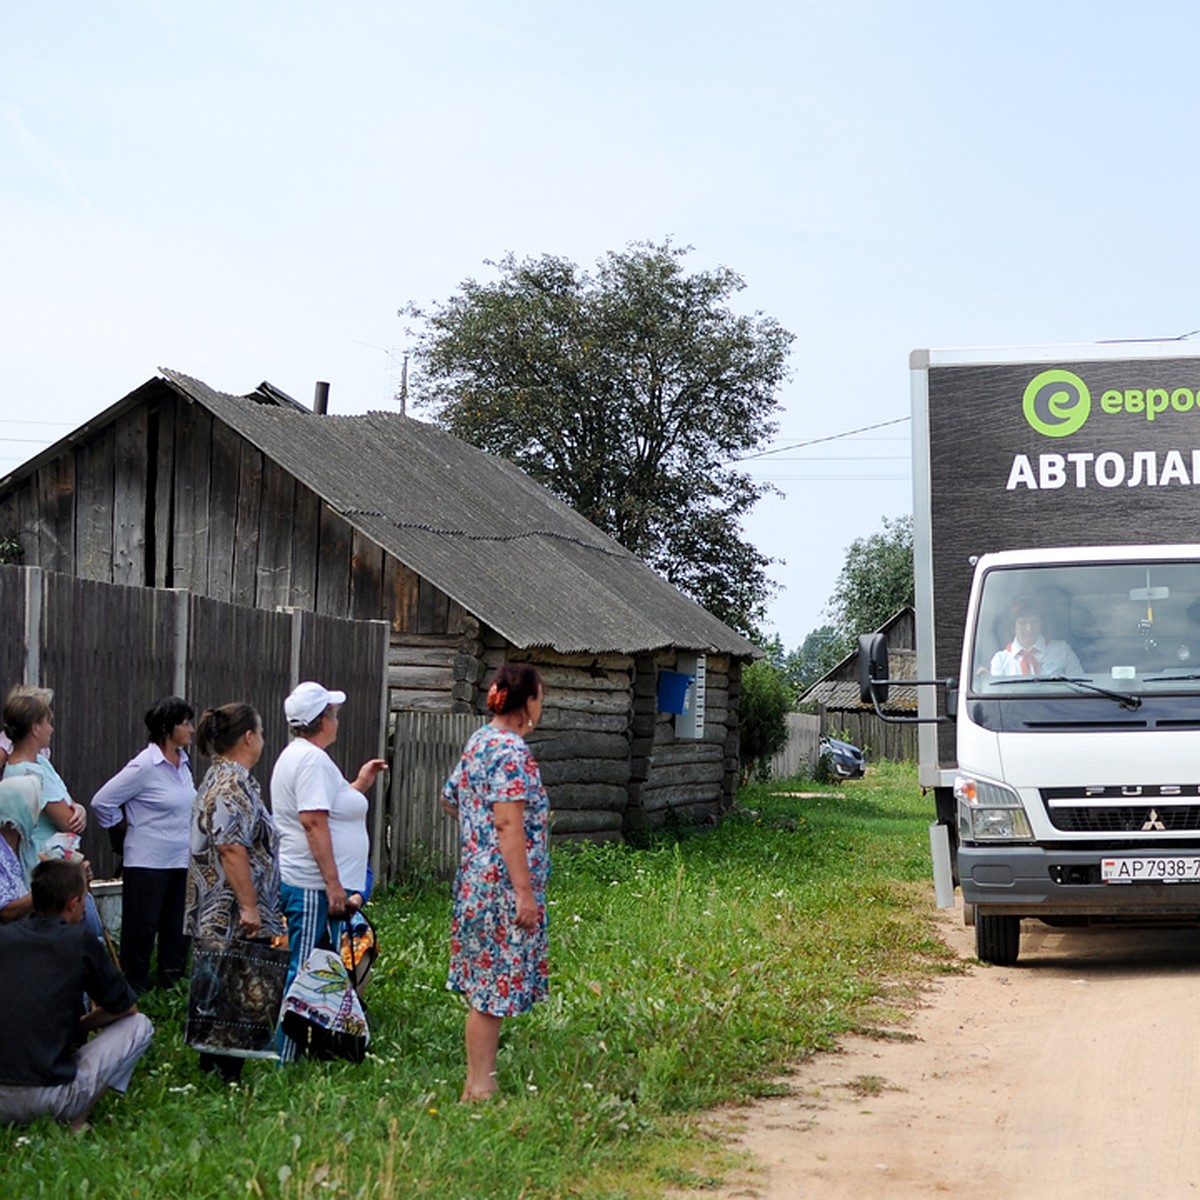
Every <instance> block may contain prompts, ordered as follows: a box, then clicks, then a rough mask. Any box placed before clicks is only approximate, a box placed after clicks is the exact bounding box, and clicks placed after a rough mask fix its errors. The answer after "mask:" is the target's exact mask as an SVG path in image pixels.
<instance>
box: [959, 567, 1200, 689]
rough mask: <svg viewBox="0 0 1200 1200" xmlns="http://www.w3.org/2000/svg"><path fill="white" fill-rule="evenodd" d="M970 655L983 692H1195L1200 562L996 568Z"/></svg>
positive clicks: (975, 685)
mask: <svg viewBox="0 0 1200 1200" xmlns="http://www.w3.org/2000/svg"><path fill="white" fill-rule="evenodd" d="M971 661H972V664H973V672H972V692H973V693H974V694H976V695H982V696H997V697H999V696H1010V697H1017V696H1034V695H1038V696H1044V695H1046V694H1048V693H1059V694H1075V695H1081V694H1092V695H1095V694H1100V693H1099V692H1098V691H1097V689H1103V691H1104V694H1108V693H1112V694H1113V699H1114V700H1117V701H1118V702H1119V701H1121V700H1122V699H1127V698H1136V697H1139V696H1145V697H1149V696H1151V695H1170V694H1172V693H1188V694H1197V693H1200V561H1198V562H1178V561H1176V562H1127V563H1119V564H1118V563H1070V564H1059V565H1055V566H1038V567H998V568H994V569H992V570H991V571H989V572H988V573H987V575H986V576H985V577H984V580H983V592H982V596H981V602H980V606H979V617H978V622H977V625H976V628H975V630H974V641H973V643H972V658H971ZM1081 685H1090V686H1081Z"/></svg>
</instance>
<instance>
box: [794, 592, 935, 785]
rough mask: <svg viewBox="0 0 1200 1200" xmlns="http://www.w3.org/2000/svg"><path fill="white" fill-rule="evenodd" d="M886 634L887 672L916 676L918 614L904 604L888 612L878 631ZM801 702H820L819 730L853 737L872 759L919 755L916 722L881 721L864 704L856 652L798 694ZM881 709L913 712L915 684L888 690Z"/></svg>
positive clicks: (907, 714)
mask: <svg viewBox="0 0 1200 1200" xmlns="http://www.w3.org/2000/svg"><path fill="white" fill-rule="evenodd" d="M877 632H879V633H885V634H887V639H888V674H889V677H890V678H892V679H916V678H917V619H916V613H915V612H914V611H913V609H912V608H909V607H906V608H902V609H900V611H899V612H897V613H894V614H893V615H892V616H890V617H889V618H888V619H887V620H886V621H885V622H884V623H883V624H882V625H881V626H880V627H879V629H878V630H877ZM800 703H801V704H812V705H815V706H816V710H817V714H818V716H820V718H821V732H822V733H823V734H830V735H832V736H834V737H839V738H842V739H843V740H845V741H849V742H853V743H854V744H855V745H856V746H861V747H862V748H863V749H864V750H866V751H867V756H868V759H870V758H877V759H878V758H886V759H891V760H892V761H896V762H900V761H904V760H914V761H915V759H916V757H917V726H916V725H895V724H890V723H889V722H886V721H882V720H880V718H879V717H878V716H877V715H876V713H875V709H874V707H873V706H872V705H871V704H869V703H868V704H863V703H862V701H861V700H860V699H859V690H858V651H857V649H856V650H854V651H853V652H851V653H850V654H848V655H846V657H845V658H843V659H842V660H841V662H839V663H837V664H836V665H835V666H833V667H831V668H830V669H829V670H828V671H827V672H826V673H825V674H824V675H823V676H822V677H821V678H820V679H818V680H817V682H816V683H814V684H813V685H812V687H810V688H809V689H808V691H806V692H805V693H804V695H803V696H801V697H800ZM882 707H883V711H884V712H885V713H886V714H887V715H888V716H896V717H915V716H916V715H917V689H916V687H915V686H914V687H905V686H903V685H900V686H893V687H891V688H890V689H889V694H888V699H887V703H886V704H884V705H883V706H882Z"/></svg>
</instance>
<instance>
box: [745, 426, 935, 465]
mask: <svg viewBox="0 0 1200 1200" xmlns="http://www.w3.org/2000/svg"><path fill="white" fill-rule="evenodd" d="M910 420H912V418H911V417H896V418H894V419H893V420H891V421H879V422H878V423H877V424H875V425H864V426H862V428H861V429H847V430H846V432H845V433H831V434H830V435H829V436H828V437H819V438H811V439H809V440H808V441H807V442H793V443H792V444H791V445H790V446H776V447H775V449H773V450H759V451H758V452H757V453H755V454H747V455H746V456H745V457H744V458H735V459H734V460H733V461H734V462H747V461H748V460H750V459H752V458H766V457H767V455H769V454H786V453H787V451H789V450H803V449H804V448H805V447H806V446H819V445H821V444H822V443H823V442H836V441H839V440H840V439H841V438H848V437H854V436H855V435H856V434H859V433H870V432H871V430H873V429H886V428H887V427H888V426H889V425H902V424H903V423H904V422H905V421H910Z"/></svg>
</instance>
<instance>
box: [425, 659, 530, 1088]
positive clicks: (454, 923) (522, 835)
mask: <svg viewBox="0 0 1200 1200" xmlns="http://www.w3.org/2000/svg"><path fill="white" fill-rule="evenodd" d="M487 705H488V708H489V709H490V710H491V712H492V714H493V716H492V720H491V723H490V724H488V725H485V726H484V727H483V728H482V729H480V730H478V731H477V732H476V733H474V734H473V735H472V736H471V739H470V740H469V741H468V742H467V745H466V748H465V749H464V751H463V756H462V761H461V762H460V763H459V765H458V768H457V769H456V770H455V772H454V774H453V775H451V776H450V778H449V779H448V780H447V781H446V786H445V787H444V788H443V789H442V806H443V807H444V808H445V809H446V811H447V812H449V813H451V814H453V815H455V816H457V817H458V827H459V833H460V841H461V859H460V862H459V868H458V875H457V878H456V879H455V883H454V914H453V918H452V920H451V927H450V974H449V978H448V979H447V981H446V987H447V988H449V989H450V990H451V991H455V992H461V993H462V994H463V995H464V996H465V997H466V1000H467V1004H468V1006H469V1007H468V1009H467V1021H466V1051H467V1079H466V1085H465V1086H464V1088H463V1094H462V1098H463V1100H467V1101H472V1100H486V1099H487V1098H488V1097H489V1096H491V1095H492V1094H493V1093H494V1092H495V1091H496V1087H497V1084H496V1052H497V1050H498V1048H499V1044H500V1027H501V1025H502V1024H503V1021H504V1018H505V1017H510V1016H515V1015H516V1014H518V1013H523V1012H527V1011H528V1010H529V1009H530V1008H531V1007H532V1006H533V1005H534V1004H535V1003H536V1002H537V1001H539V1000H544V999H545V997H546V990H547V975H548V972H547V956H546V880H547V877H548V876H549V874H550V856H549V846H548V834H549V827H550V802H549V800H548V799H547V798H546V789H545V788H544V787H543V786H542V777H541V773H540V772H539V770H538V765H537V762H536V761H535V759H534V757H533V755H532V754H531V753H530V751H529V747H528V746H527V745H526V744H525V737H526V736H527V735H528V734H530V733H531V732H532V731H533V729H534V726H536V725H537V723H538V719H539V718H540V717H541V715H542V681H541V678H540V676H539V675H538V673H537V671H536V670H534V668H533V667H531V666H529V665H527V664H525V663H506V664H505V665H504V666H502V667H501V668H500V669H499V671H497V672H496V676H495V678H494V679H493V681H492V686H491V688H490V689H489V691H488V694H487Z"/></svg>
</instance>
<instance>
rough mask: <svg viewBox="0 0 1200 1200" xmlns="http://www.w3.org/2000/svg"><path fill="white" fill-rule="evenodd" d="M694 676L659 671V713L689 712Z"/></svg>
mask: <svg viewBox="0 0 1200 1200" xmlns="http://www.w3.org/2000/svg"><path fill="white" fill-rule="evenodd" d="M695 678H696V677H695V676H694V675H684V674H683V673H682V672H681V671H659V673H658V711H659V712H665V713H682V712H687V694H688V688H689V687H691V685H692V680H694V679H695Z"/></svg>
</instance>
